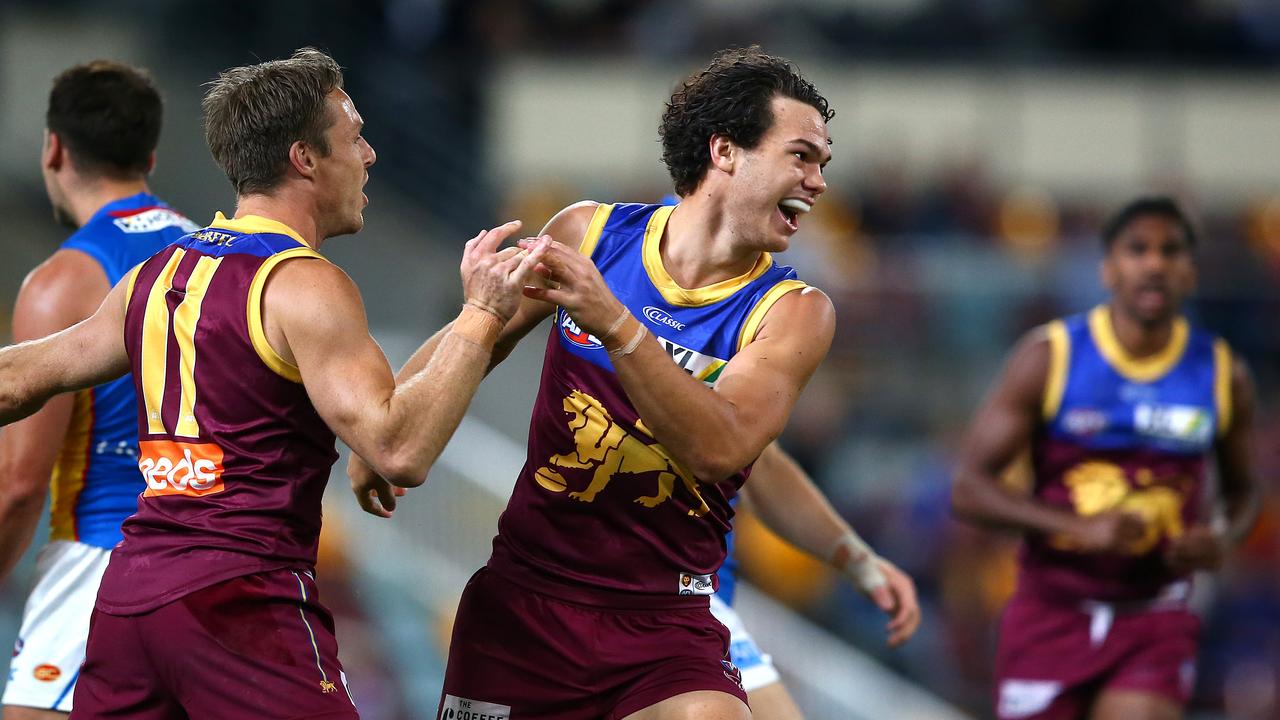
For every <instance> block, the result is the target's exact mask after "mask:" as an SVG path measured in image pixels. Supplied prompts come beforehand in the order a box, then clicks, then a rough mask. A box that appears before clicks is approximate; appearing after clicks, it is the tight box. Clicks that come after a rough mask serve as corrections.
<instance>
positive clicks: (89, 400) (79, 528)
mask: <svg viewBox="0 0 1280 720" xmlns="http://www.w3.org/2000/svg"><path fill="white" fill-rule="evenodd" d="M196 229H198V226H197V225H196V224H195V223H192V222H191V221H190V220H188V219H187V218H185V217H183V216H182V215H181V214H179V213H178V212H177V211H175V210H173V209H172V208H170V207H169V206H168V205H166V204H164V203H163V202H161V201H160V199H159V198H157V197H155V196H154V195H151V194H149V193H138V194H137V195H131V196H129V197H126V198H121V199H119V200H115V201H113V202H110V203H107V204H106V205H104V206H103V207H102V208H101V209H99V210H98V212H96V213H94V215H93V217H91V218H89V221H88V222H86V223H85V224H84V225H83V226H81V227H80V229H79V230H77V231H76V232H75V233H74V234H73V235H72V236H71V237H69V238H67V240H66V241H65V242H64V243H62V246H61V248H60V249H62V250H76V251H79V252H82V253H84V254H86V255H88V256H89V257H91V258H93V259H94V260H96V261H97V263H98V264H99V265H100V266H101V267H102V271H103V272H104V273H106V276H107V281H108V282H109V283H110V284H111V285H112V286H114V285H115V284H116V283H118V282H119V281H120V279H121V278H123V277H124V276H125V275H126V274H127V273H128V272H129V271H130V270H131V269H133V267H134V266H136V265H137V264H138V263H141V262H142V261H143V260H146V259H147V258H149V257H151V256H152V255H154V254H155V253H157V252H159V251H161V250H163V249H164V248H165V247H166V246H167V245H169V243H171V242H173V241H174V240H177V239H178V238H180V237H182V236H183V235H185V234H187V233H189V232H192V231H193V230H196ZM137 403H138V401H137V396H136V395H135V394H134V391H133V381H132V380H131V379H130V378H129V377H128V376H125V377H123V378H120V379H118V380H115V381H112V382H109V383H106V384H104V385H99V386H97V387H94V388H90V389H88V390H81V391H80V392H77V393H76V394H75V406H74V407H75V409H74V411H73V412H72V415H71V424H70V426H69V427H68V428H67V436H66V437H65V438H64V439H63V441H62V450H61V451H60V453H59V454H58V459H57V463H56V464H55V465H54V468H53V477H52V478H51V480H50V489H51V491H52V505H51V510H50V533H49V535H50V540H75V541H78V542H82V543H85V544H87V545H93V546H96V547H101V548H111V547H114V546H115V544H116V543H118V542H120V538H121V535H120V524H121V523H122V522H123V521H124V519H125V518H127V517H129V516H130V515H132V514H133V513H134V511H135V510H137V507H138V494H139V493H140V492H142V489H143V487H144V484H143V482H142V475H141V474H139V472H138V404H137Z"/></svg>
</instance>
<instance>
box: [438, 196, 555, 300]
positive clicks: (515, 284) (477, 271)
mask: <svg viewBox="0 0 1280 720" xmlns="http://www.w3.org/2000/svg"><path fill="white" fill-rule="evenodd" d="M520 225H521V223H520V221H519V220H512V221H511V222H509V223H507V224H505V225H500V226H498V227H496V228H493V229H492V230H483V231H481V232H480V234H478V235H476V236H475V237H473V238H471V239H470V240H468V241H467V244H466V247H465V249H464V250H463V252H462V266H461V268H460V270H461V274H462V292H463V295H464V296H465V299H466V301H467V302H468V303H470V304H473V305H476V306H478V307H481V308H483V309H485V310H488V311H489V312H491V313H493V314H494V315H496V316H498V319H499V320H501V321H502V322H504V323H505V322H506V321H508V320H510V319H511V316H512V315H514V314H515V312H516V309H517V308H518V307H519V305H520V298H521V294H520V291H521V289H522V288H524V286H525V285H528V284H533V283H535V282H538V281H539V280H540V276H539V275H538V273H537V271H536V268H537V267H538V266H539V263H540V262H541V261H542V259H543V257H544V255H545V254H546V252H547V248H548V243H550V242H551V239H550V238H548V237H540V238H527V239H526V240H524V241H522V242H521V247H509V248H506V249H503V250H499V249H498V248H499V247H500V246H501V245H502V243H503V242H504V241H506V239H507V238H509V237H511V236H512V235H513V234H515V232H516V231H517V230H519V229H520Z"/></svg>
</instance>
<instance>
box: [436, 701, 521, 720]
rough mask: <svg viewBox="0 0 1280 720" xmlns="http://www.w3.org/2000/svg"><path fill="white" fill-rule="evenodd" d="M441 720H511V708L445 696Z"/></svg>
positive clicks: (441, 708)
mask: <svg viewBox="0 0 1280 720" xmlns="http://www.w3.org/2000/svg"><path fill="white" fill-rule="evenodd" d="M440 720H511V706H510V705H499V704H498V703H491V702H482V701H480V700H468V699H467V698H460V697H457V696H456V695H445V696H444V702H443V703H442V704H441V705H440Z"/></svg>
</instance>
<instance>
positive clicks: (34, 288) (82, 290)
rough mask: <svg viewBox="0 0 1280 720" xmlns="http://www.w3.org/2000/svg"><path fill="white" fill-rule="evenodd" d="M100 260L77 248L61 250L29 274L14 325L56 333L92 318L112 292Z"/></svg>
mask: <svg viewBox="0 0 1280 720" xmlns="http://www.w3.org/2000/svg"><path fill="white" fill-rule="evenodd" d="M110 290H111V285H110V283H109V281H108V279H107V275H106V273H105V272H104V271H103V269H102V266H101V265H100V264H99V263H98V261H97V260H96V259H94V258H93V257H91V256H90V255H87V254H86V253H83V252H81V251H79V250H74V249H65V248H64V249H59V250H58V251H56V252H54V253H53V255H51V256H50V257H49V258H48V259H47V260H45V261H44V262H42V263H40V264H39V265H37V266H36V267H35V268H33V269H32V270H31V272H29V273H27V277H26V278H25V279H24V280H23V281H22V286H21V288H20V289H19V290H18V298H17V301H16V302H15V304H14V325H15V329H16V328H17V327H18V326H19V325H24V324H28V323H29V324H30V326H31V327H33V328H35V329H37V331H41V330H43V331H44V332H46V333H47V332H53V331H55V330H60V329H62V328H64V327H69V326H71V325H74V324H75V323H77V322H79V321H80V320H83V319H84V318H87V317H89V316H90V315H92V314H93V312H94V310H96V309H97V307H98V305H99V304H101V302H102V299H103V298H104V297H106V295H107V293H108V292H110Z"/></svg>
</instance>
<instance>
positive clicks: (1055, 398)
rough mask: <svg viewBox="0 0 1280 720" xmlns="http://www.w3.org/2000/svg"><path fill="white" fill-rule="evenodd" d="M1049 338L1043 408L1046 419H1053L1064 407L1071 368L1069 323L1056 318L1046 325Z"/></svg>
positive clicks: (1045, 328)
mask: <svg viewBox="0 0 1280 720" xmlns="http://www.w3.org/2000/svg"><path fill="white" fill-rule="evenodd" d="M1044 330H1045V335H1046V336H1048V338H1049V376H1048V377H1047V378H1045V381H1044V398H1042V400H1041V408H1042V412H1043V413H1044V419H1045V421H1046V422H1047V421H1050V420H1053V418H1054V417H1056V416H1057V415H1058V410H1059V409H1060V408H1061V407H1062V394H1063V393H1064V392H1066V390H1067V371H1068V370H1070V369H1071V335H1069V334H1068V333H1067V324H1066V323H1064V322H1063V321H1061V320H1054V321H1053V322H1051V323H1049V324H1048V325H1045V327H1044Z"/></svg>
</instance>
